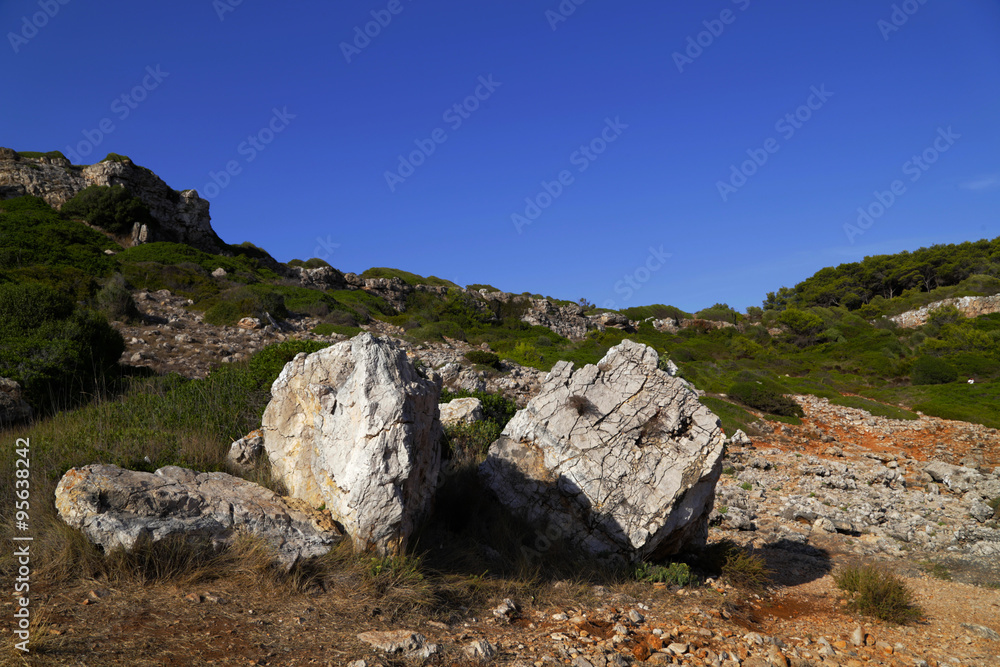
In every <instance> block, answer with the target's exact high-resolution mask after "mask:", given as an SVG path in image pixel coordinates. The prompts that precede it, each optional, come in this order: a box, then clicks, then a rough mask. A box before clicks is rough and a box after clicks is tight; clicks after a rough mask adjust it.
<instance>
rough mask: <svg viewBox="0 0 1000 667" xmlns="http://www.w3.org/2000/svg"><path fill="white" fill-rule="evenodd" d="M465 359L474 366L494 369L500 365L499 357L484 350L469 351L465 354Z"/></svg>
mask: <svg viewBox="0 0 1000 667" xmlns="http://www.w3.org/2000/svg"><path fill="white" fill-rule="evenodd" d="M465 358H466V359H468V360H469V361H471V362H472V363H474V364H482V365H483V366H493V367H494V368H496V367H497V366H498V365H499V363H500V357H498V356H497V355H495V354H493V353H492V352H487V351H485V350H469V351H468V352H466V353H465Z"/></svg>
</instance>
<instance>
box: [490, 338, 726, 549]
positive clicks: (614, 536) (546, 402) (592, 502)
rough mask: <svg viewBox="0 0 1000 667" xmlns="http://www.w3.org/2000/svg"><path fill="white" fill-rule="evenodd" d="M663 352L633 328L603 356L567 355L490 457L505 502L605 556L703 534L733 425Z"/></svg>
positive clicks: (547, 531) (692, 542)
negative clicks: (727, 430) (577, 362)
mask: <svg viewBox="0 0 1000 667" xmlns="http://www.w3.org/2000/svg"><path fill="white" fill-rule="evenodd" d="M657 362H658V356H657V353H656V351H655V350H653V349H652V348H650V347H647V346H645V345H641V344H639V343H635V342H633V341H629V340H626V341H624V342H622V343H621V344H620V345H618V346H616V347H613V348H612V349H611V350H609V351H608V353H607V354H606V355H605V357H604V358H603V359H602V360H601V361H600V363H599V364H598V365H596V366H593V365H587V366H585V367H583V368H580V369H578V370H574V369H573V364H571V363H568V362H559V363H557V364H556V365H555V366H554V367H553V369H552V371H551V372H550V373H549V375H548V376H547V377H546V379H545V381H544V383H543V385H542V389H541V392H540V393H539V395H538V396H536V397H535V398H533V399H532V400H531V401H530V402H529V403H528V405H527V407H526V408H525V409H523V410H521V411H519V412H518V413H517V414H516V415H515V416H514V418H513V419H512V420H511V421H510V422H509V423H508V424H507V426H506V428H505V429H504V431H503V433H502V434H501V436H500V438H499V439H498V440H497V441H496V442H494V443H493V444H492V445H491V446H490V450H489V455H488V457H487V459H486V461H485V462H484V463H483V464H482V466H481V467H480V474H481V476H482V477H483V479H484V480H485V482H486V484H487V485H488V486H489V488H490V489H492V491H493V492H494V494H496V496H497V498H498V499H499V500H500V502H501V503H502V504H503V505H504V506H506V507H507V508H508V509H510V510H511V511H512V512H513V513H515V514H516V515H519V516H520V517H522V518H524V519H526V520H528V521H529V522H530V523H532V524H534V525H535V526H536V528H537V530H538V531H539V533H538V534H539V535H540V536H545V539H549V538H551V537H553V536H558V537H561V538H564V539H565V540H567V541H568V542H569V543H570V544H572V545H574V546H575V547H576V548H579V549H580V550H582V551H583V552H584V553H587V554H589V555H591V556H594V557H598V558H602V559H606V560H617V561H621V560H623V559H624V560H627V561H631V562H635V561H638V560H642V559H647V558H659V557H663V556H667V555H671V554H675V553H678V552H679V551H681V550H684V549H686V548H689V547H697V546H699V545H701V544H704V542H705V540H706V538H707V535H708V518H709V515H710V513H711V511H712V504H713V500H714V497H715V485H716V482H718V480H719V475H720V474H721V471H722V464H721V459H722V452H723V445H724V442H725V436H724V435H723V432H722V428H721V427H720V425H719V420H718V418H717V417H716V416H715V415H714V414H712V412H711V411H709V410H708V408H706V407H705V406H703V405H702V404H701V403H699V402H698V398H697V396H696V395H695V393H694V391H693V390H692V389H691V388H690V386H689V385H688V384H687V383H686V382H685V381H684V380H681V379H680V378H674V377H670V376H669V375H668V374H667V373H665V372H663V371H661V370H658V369H657ZM543 541H544V540H543ZM536 543H537V541H536Z"/></svg>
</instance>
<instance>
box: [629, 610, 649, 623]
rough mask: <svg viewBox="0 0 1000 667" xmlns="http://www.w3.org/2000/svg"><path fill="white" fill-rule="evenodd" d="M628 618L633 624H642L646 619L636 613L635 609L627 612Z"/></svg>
mask: <svg viewBox="0 0 1000 667" xmlns="http://www.w3.org/2000/svg"><path fill="white" fill-rule="evenodd" d="M628 618H629V620H630V621H632V622H633V623H635V624H639V623H642V622H643V621H645V620H646V617H645V616H643V615H642V614H640V613H639V612H637V611H636V610H635V609H631V610H629V612H628Z"/></svg>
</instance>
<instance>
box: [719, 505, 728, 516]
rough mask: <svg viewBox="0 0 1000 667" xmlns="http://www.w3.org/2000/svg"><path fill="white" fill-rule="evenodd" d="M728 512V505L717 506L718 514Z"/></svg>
mask: <svg viewBox="0 0 1000 667" xmlns="http://www.w3.org/2000/svg"><path fill="white" fill-rule="evenodd" d="M727 512H729V505H723V506H722V507H720V508H719V514H726V513H727Z"/></svg>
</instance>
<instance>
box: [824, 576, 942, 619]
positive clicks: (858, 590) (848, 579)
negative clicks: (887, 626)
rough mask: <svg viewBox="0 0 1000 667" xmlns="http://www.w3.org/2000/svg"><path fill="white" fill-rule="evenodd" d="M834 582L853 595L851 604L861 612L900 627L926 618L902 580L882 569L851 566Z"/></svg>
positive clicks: (836, 577) (835, 577)
mask: <svg viewBox="0 0 1000 667" xmlns="http://www.w3.org/2000/svg"><path fill="white" fill-rule="evenodd" d="M834 580H835V581H836V582H837V587H838V588H840V589H842V590H844V591H847V593H849V594H850V605H851V607H852V608H853V609H855V610H857V611H858V612H859V613H862V614H866V615H868V616H874V617H875V618H877V619H880V620H882V621H886V622H888V623H897V624H903V623H908V622H911V621H915V620H917V619H918V618H920V617H921V616H922V615H923V611H922V610H921V609H920V607H919V606H917V605H916V604H915V603H914V601H913V592H912V591H911V590H910V589H909V588H908V587H907V586H906V584H905V583H904V582H903V580H902V579H900V578H899V577H898V576H896V575H895V574H893V573H892V572H890V571H889V570H887V569H885V568H884V567H882V566H879V565H873V564H864V565H859V564H852V565H848V566H846V567H844V568H843V569H842V570H840V572H838V573H837V574H836V575H835V576H834Z"/></svg>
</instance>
